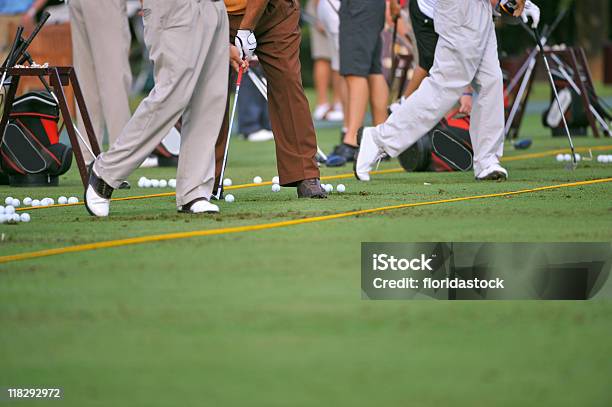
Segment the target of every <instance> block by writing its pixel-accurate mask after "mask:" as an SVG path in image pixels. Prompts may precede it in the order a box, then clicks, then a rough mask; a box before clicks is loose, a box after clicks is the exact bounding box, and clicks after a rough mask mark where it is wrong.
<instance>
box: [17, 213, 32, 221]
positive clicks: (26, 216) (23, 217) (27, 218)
mask: <svg viewBox="0 0 612 407" xmlns="http://www.w3.org/2000/svg"><path fill="white" fill-rule="evenodd" d="M19 217H20V218H21V221H22V222H23V223H28V222H29V221H30V214H29V213H22V214H21V215H20V216H19Z"/></svg>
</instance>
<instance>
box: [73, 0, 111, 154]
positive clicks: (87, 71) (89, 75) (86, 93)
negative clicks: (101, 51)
mask: <svg viewBox="0 0 612 407" xmlns="http://www.w3.org/2000/svg"><path fill="white" fill-rule="evenodd" d="M86 3H87V1H83V0H72V1H70V2H69V3H68V5H69V9H70V29H71V33H72V49H73V51H72V52H73V64H74V69H75V71H76V73H77V77H78V79H79V84H80V85H81V90H82V92H83V97H84V98H85V103H86V104H87V110H88V111H89V116H90V118H91V123H92V126H93V129H94V132H95V134H96V137H97V139H98V144H99V145H100V146H102V140H103V137H104V119H103V115H102V102H101V101H100V94H99V92H98V85H97V80H96V71H95V68H94V56H93V53H92V47H91V44H90V40H89V33H88V30H87V21H86V19H85V15H84V13H83V6H84V5H85V4H86ZM77 122H78V128H79V132H80V133H81V134H82V135H83V136H84V135H86V134H87V132H86V129H85V126H84V124H83V118H82V117H81V112H79V111H77ZM82 143H83V142H82V141H81V140H80V139H79V145H80V147H81V151H82V153H83V158H84V160H85V162H86V163H90V162H92V161H93V160H94V158H95V157H93V156H92V155H91V153H90V152H89V151H88V149H87V148H85V146H83V145H82ZM73 147H74V148H78V147H77V146H73Z"/></svg>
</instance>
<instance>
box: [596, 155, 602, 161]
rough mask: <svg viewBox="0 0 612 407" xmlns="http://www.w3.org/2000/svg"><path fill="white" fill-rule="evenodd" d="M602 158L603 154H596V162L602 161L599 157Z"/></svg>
mask: <svg viewBox="0 0 612 407" xmlns="http://www.w3.org/2000/svg"><path fill="white" fill-rule="evenodd" d="M602 158H603V155H598V156H597V162H598V163H600V162H602V161H601V159H602Z"/></svg>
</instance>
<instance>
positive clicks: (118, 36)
mask: <svg viewBox="0 0 612 407" xmlns="http://www.w3.org/2000/svg"><path fill="white" fill-rule="evenodd" d="M81 8H82V11H83V16H84V19H85V22H86V24H87V26H86V29H87V34H88V38H89V46H90V47H91V49H92V56H93V59H92V61H91V62H93V68H94V71H95V78H96V82H95V83H96V90H97V93H98V95H99V98H100V104H101V107H102V116H103V123H104V124H106V130H107V131H108V139H109V145H112V144H113V143H114V141H115V140H116V139H117V137H118V136H119V134H120V133H121V131H122V130H123V128H124V127H125V125H126V124H127V122H128V121H129V120H130V115H131V112H130V105H129V92H130V88H131V87H132V72H131V70H130V62H129V53H130V42H131V36H130V28H129V25H128V17H127V11H126V4H125V0H107V1H106V2H105V4H104V12H103V13H101V12H100V5H99V4H98V2H95V1H83V2H82V3H81ZM98 137H100V138H101V137H102V134H99V135H98Z"/></svg>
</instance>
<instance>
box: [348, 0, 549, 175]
mask: <svg viewBox="0 0 612 407" xmlns="http://www.w3.org/2000/svg"><path fill="white" fill-rule="evenodd" d="M518 2H519V4H520V8H519V10H518V15H521V13H522V14H523V15H524V14H525V13H529V9H525V10H523V6H524V3H525V1H524V0H518ZM492 13H493V8H492V5H491V1H490V0H437V3H436V5H435V17H434V20H435V22H436V23H435V29H436V32H437V33H438V34H439V36H440V38H439V40H438V44H437V47H436V53H435V60H434V65H433V67H432V69H431V71H430V76H429V77H427V78H425V79H424V80H423V83H422V84H421V86H420V87H419V89H418V90H417V91H416V92H414V93H413V94H412V95H411V96H410V97H409V98H407V99H405V100H403V101H402V103H401V104H400V105H399V107H398V108H397V109H396V110H394V111H393V113H392V114H391V116H389V119H388V120H387V121H386V122H385V123H383V124H381V125H379V126H376V127H366V128H365V129H364V130H363V134H362V137H361V141H360V148H359V152H358V154H357V160H356V161H355V176H356V177H357V179H359V180H361V181H369V180H370V172H371V171H372V169H373V168H374V166H376V165H377V163H378V161H379V160H380V159H381V158H382V157H384V155H385V154H387V155H390V156H391V157H397V156H398V155H400V154H401V153H402V152H403V151H405V150H406V149H408V148H409V147H410V146H411V145H413V144H414V143H415V142H416V141H417V140H418V139H419V138H421V137H423V136H424V135H426V134H427V132H429V131H430V130H431V129H432V128H433V127H434V126H435V125H436V124H437V123H438V122H439V121H440V120H441V119H442V118H443V117H444V115H445V114H446V113H447V112H448V111H449V110H450V109H451V108H452V107H453V105H454V104H455V103H457V100H459V98H460V97H461V94H462V93H463V91H464V89H465V88H466V87H467V86H469V85H472V87H473V88H474V90H475V92H476V93H477V97H476V98H475V100H474V104H473V110H472V118H471V127H470V137H471V140H472V145H473V147H474V172H475V175H476V178H477V179H479V180H505V179H507V177H508V172H507V171H506V170H505V169H504V168H503V167H502V166H501V165H500V163H499V162H500V158H501V157H502V154H503V146H504V96H503V78H502V72H501V68H500V65H499V59H498V56H497V38H496V36H495V27H494V24H493V20H492ZM535 20H536V19H535V18H534V22H535ZM538 20H539V11H538Z"/></svg>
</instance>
